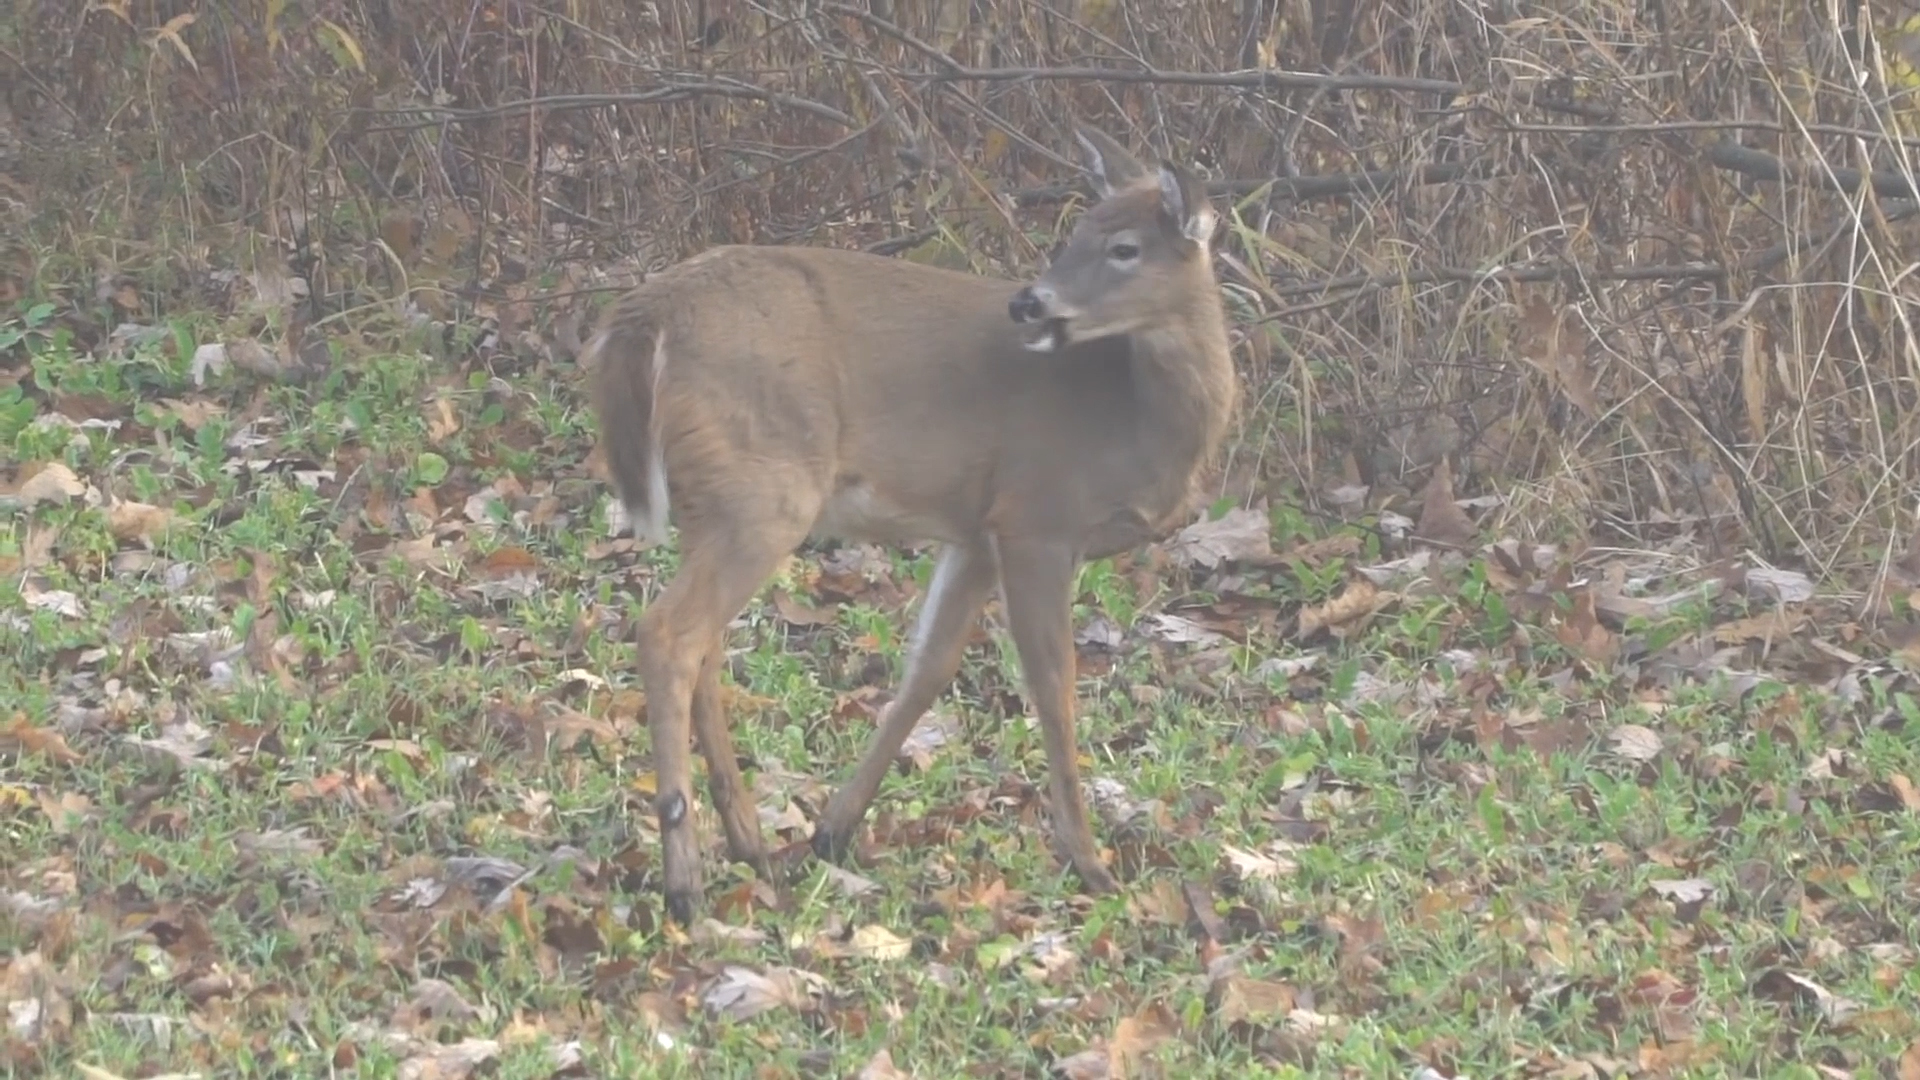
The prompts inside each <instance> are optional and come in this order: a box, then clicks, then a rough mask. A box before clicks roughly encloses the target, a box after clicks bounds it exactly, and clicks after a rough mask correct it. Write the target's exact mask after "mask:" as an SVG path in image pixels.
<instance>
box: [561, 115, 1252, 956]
mask: <svg viewBox="0 0 1920 1080" xmlns="http://www.w3.org/2000/svg"><path fill="white" fill-rule="evenodd" d="M1074 135H1075V138H1076V141H1077V142H1078V144H1079V147H1080V150H1081V151H1082V158H1083V160H1082V168H1083V170H1084V172H1085V174H1086V176H1087V177H1088V179H1089V181H1090V185H1091V187H1092V188H1093V189H1094V192H1095V194H1096V195H1097V196H1098V199H1097V200H1096V201H1094V202H1093V203H1091V204H1090V205H1089V206H1088V207H1087V208H1086V209H1084V210H1083V211H1082V212H1081V213H1080V215H1079V218H1078V220H1077V223H1076V224H1075V227H1074V228H1073V229H1072V230H1071V232H1070V233H1069V235H1068V237H1067V239H1066V241H1065V242H1064V243H1063V244H1061V245H1060V246H1059V247H1058V248H1057V249H1056V251H1055V253H1054V255H1053V257H1052V258H1051V259H1050V261H1049V264H1048V265H1047V267H1046V268H1045V270H1044V272H1043V273H1041V274H1040V275H1039V276H1038V277H1037V278H1036V279H1033V280H1031V281H1029V282H1027V283H1024V284H1019V283H1016V282H1013V281H1008V280H1002V279H997V278H993V277H988V276H983V275H976V274H972V273H967V272H964V271H958V270H949V269H944V268H939V267H934V266H929V265H925V264H920V263H913V262H908V261H905V260H901V259H895V258H890V257H886V256H880V255H873V254H867V253H864V252H858V251H849V250H842V249H835V248H826V247H805V246H777V245H751V244H748V245H725V246H717V247H713V248H709V249H708V250H706V251H704V252H701V253H699V254H697V255H694V256H692V257H690V258H688V259H686V260H684V261H682V262H680V263H678V264H676V265H674V266H671V267H669V268H667V269H666V270H664V271H661V272H659V273H658V274H655V275H652V276H649V277H648V278H647V279H645V280H644V281H643V282H642V283H641V284H640V285H638V286H636V287H635V288H633V289H631V290H630V291H628V292H625V293H624V294H622V295H621V296H620V297H619V298H618V299H617V300H615V301H614V302H613V303H612V304H610V305H608V307H607V308H606V310H605V311H604V312H603V314H602V316H601V318H600V320H599V323H598V325H597V326H596V328H595V331H594V333H593V336H592V337H591V338H590V339H589V341H588V344H587V347H586V349H585V350H584V351H583V352H582V354H581V368H582V369H583V370H584V371H586V372H588V373H590V381H589V383H588V386H589V389H590V393H592V395H593V406H594V409H595V413H596V418H597V421H598V425H599V439H600V445H601V449H602V451H603V454H604V461H605V463H606V469H607V473H608V474H609V476H610V479H611V482H612V485H611V486H612V487H613V489H614V491H613V493H614V495H615V497H616V498H617V499H618V500H619V502H620V504H621V507H622V509H623V511H624V513H625V515H626V517H627V519H628V521H629V522H630V523H631V527H632V530H633V533H634V536H635V542H636V544H637V545H638V546H639V548H640V549H641V550H644V549H646V548H647V547H651V546H653V545H656V544H665V543H667V541H668V538H669V527H670V526H671V527H675V528H677V529H678V532H679V544H680V548H679V551H680V561H679V566H678V568H677V570H676V571H675V572H674V574H673V575H672V577H671V579H670V580H669V581H667V583H666V584H665V586H664V587H663V588H662V589H661V590H660V591H659V592H658V593H657V595H656V596H655V597H654V598H653V600H652V601H651V603H649V604H647V605H646V606H645V607H644V609H643V610H642V612H641V614H640V616H639V618H638V619H637V628H636V638H637V652H638V664H637V667H638V674H639V675H640V678H641V681H642V683H643V685H644V688H645V694H646V704H645V713H646V725H647V729H648V732H649V735H650V739H651V749H652V758H653V765H654V776H655V793H654V800H653V802H654V805H653V809H654V812H655V814H656V815H657V818H658V823H659V830H660V852H661V875H662V882H661V888H662V891H663V893H664V900H665V906H666V910H667V915H668V917H669V918H671V919H673V920H675V921H677V922H678V923H680V924H681V925H691V923H692V921H693V918H694V916H695V914H696V912H697V910H698V908H699V906H700V904H701V902H702V898H703V892H702V884H701V881H702V878H701V873H702V871H701V866H700V860H701V851H700V845H699V842H698V838H697V835H696V830H695V825H694V818H693V808H694V803H693V799H694V791H693V772H692V770H693V758H692V746H693V744H694V742H695V741H696V740H697V742H698V746H699V750H700V753H701V754H702V756H703V757H704V758H705V759H706V766H707V776H708V785H707V786H708V790H709V794H710V795H711V798H712V809H713V811H714V813H715V815H716V816H717V817H718V818H719V819H720V824H721V827H722V829H723V830H724V831H725V834H726V844H727V852H728V855H729V856H730V858H731V859H732V860H734V861H736V862H741V863H745V864H747V865H748V866H749V867H751V868H752V869H753V870H754V871H755V872H756V873H757V874H759V875H760V876H761V877H762V879H763V880H772V878H771V875H770V864H769V855H768V849H767V847H766V844H765V842H764V839H763V837H762V835H761V831H760V823H759V817H758V815H757V812H756V808H755V806H754V804H753V801H752V798H751V796H750V794H749V792H748V788H747V786H746V781H745V778H744V777H743V776H742V774H741V771H740V767H739V764H738V762H737V761H736V759H735V753H734V744H733V739H732V735H731V734H730V732H729V725H728V721H727V718H726V717H725V716H724V715H723V713H722V707H721V697H720V672H721V668H722V666H723V664H724V656H725V654H724V651H723V642H724V635H725V633H726V629H727V626H728V623H729V622H731V621H732V620H733V619H734V618H736V617H737V616H738V615H739V613H740V612H741V611H742V610H743V609H744V608H745V607H746V605H747V604H748V603H749V602H751V601H752V599H753V597H754V596H755V595H756V594H757V593H758V592H759V590H760V589H761V588H762V587H763V586H764V585H765V584H766V583H767V581H768V580H769V579H770V578H772V577H773V575H774V573H775V572H776V571H777V569H778V568H779V567H780V565H781V564H782V563H783V561H784V560H785V559H786V557H787V556H788V555H789V554H791V553H793V552H794V551H796V550H798V549H799V548H800V546H801V545H803V544H805V543H807V542H808V541H810V540H813V541H818V540H820V539H824V538H829V537H831V538H838V539H840V540H842V541H853V542H865V543H873V544H883V545H884V544H925V543H929V542H931V543H933V544H936V545H937V546H938V554H937V555H936V556H935V559H934V567H933V570H932V573H931V576H930V578H929V582H928V585H927V587H926V589H925V591H924V593H923V596H922V598H921V601H920V605H919V611H918V612H917V614H916V615H915V617H914V623H913V628H912V631H911V633H910V635H909V641H908V647H907V649H906V656H905V658H904V663H903V668H904V671H903V673H902V675H901V678H900V681H899V684H898V687H897V689H896V692H895V694H894V696H893V698H892V699H891V700H890V701H889V702H888V703H887V705H886V706H885V708H884V709H883V711H882V712H881V714H880V716H879V718H878V720H877V723H876V726H875V731H874V734H873V736H872V741H871V743H870V744H869V745H868V747H867V749H866V751H865V753H864V755H863V756H862V757H861V758H860V760H859V762H858V764H857V765H856V766H855V768H854V771H853V774H852V776H851V777H850V778H849V779H848V780H847V781H846V782H845V783H844V784H843V785H842V786H840V787H839V788H838V790H836V791H834V792H833V794H832V795H831V796H830V797H829V799H828V801H827V803H826V805H825V807H824V808H823V809H822V810H821V812H820V813H819V815H818V817H817V818H816V820H815V822H814V829H813V833H812V836H811V839H810V842H809V846H810V847H811V850H812V852H813V854H814V855H815V856H817V857H819V858H821V859H823V860H826V861H829V862H833V863H844V861H845V860H846V859H847V858H848V856H849V854H850V852H851V850H852V848H853V843H854V840H855V833H856V831H857V830H858V829H859V828H860V827H861V823H862V821H863V819H864V818H865V816H866V813H867V810H868V808H869V807H870V805H871V804H872V802H873V800H874V798H875V796H876V795H877V794H878V793H879V790H880V786H881V782H882V781H883V780H884V778H885V776H886V773H887V770H888V769H889V767H890V766H891V764H892V762H893V760H894V758H895V757H896V755H897V754H898V753H899V751H900V748H901V746H902V744H903V743H904V742H905V740H906V738H907V736H908V735H909V733H911V732H912V730H913V729H914V727H915V726H916V724H918V722H919V720H920V718H921V717H922V716H923V715H924V714H925V712H926V711H927V709H928V708H929V707H930V706H931V705H932V704H933V702H934V700H935V698H936V697H937V696H938V695H939V694H940V693H941V692H942V691H943V690H944V689H945V688H946V687H947V686H948V684H950V683H951V682H952V680H953V678H954V677H955V675H956V674H957V673H958V671H959V668H960V662H961V658H962V653H963V651H964V648H965V645H966V642H967V639H968V637H969V635H970V634H971V631H972V629H973V627H974V625H975V622H976V620H977V619H978V618H979V617H980V616H981V614H982V613H983V611H984V610H985V607H986V604H987V603H988V601H989V600H990V599H992V594H993V591H994V589H995V586H996V585H997V586H998V588H999V593H1000V600H1001V607H1002V614H1003V616H1004V620H1005V625H1006V627H1007V629H1008V630H1009V631H1010V633H1011V635H1012V638H1013V643H1014V647H1015V655H1016V656H1017V657H1018V660H1019V666H1020V670H1021V676H1022V682H1023V684H1024V688H1025V690H1026V696H1027V698H1028V702H1029V705H1030V706H1031V708H1032V709H1033V710H1034V712H1035V713H1036V714H1037V717H1038V721H1039V727H1040V730H1041V734H1042V742H1043V745H1044V748H1045V752H1046V762H1047V791H1048V798H1049V815H1050V818H1051V821H1052V825H1053V834H1054V843H1055V846H1056V849H1057V850H1058V851H1059V852H1061V853H1063V854H1064V856H1065V861H1066V862H1067V863H1069V864H1070V865H1071V867H1072V869H1073V871H1074V872H1075V874H1076V875H1077V877H1078V878H1079V880H1080V882H1081V884H1082V886H1083V887H1084V889H1085V890H1086V892H1087V893H1089V894H1092V895H1105V894H1112V893H1114V892H1116V891H1117V890H1118V888H1119V885H1118V883H1117V881H1116V879H1115V877H1114V875H1113V873H1112V872H1111V871H1110V870H1109V869H1108V868H1107V866H1106V864H1105V863H1104V862H1103V861H1102V856H1101V851H1100V848H1099V846H1098V845H1097V844H1096V842H1095V840H1094V836H1093V832H1092V829H1091V827H1090V826H1089V823H1088V814H1087V806H1086V802H1085V801H1084V798H1083V795H1082V792H1081V789H1080V775H1079V766H1078V762H1077V758H1076V736H1075V732H1074V725H1075V716H1074V705H1075V702H1074V698H1075V694H1076V688H1075V681H1074V680H1075V656H1074V643H1073V627H1072V600H1073V588H1074V583H1075V581H1076V580H1077V572H1078V569H1079V567H1080V565H1081V564H1082V563H1084V562H1086V561H1089V560H1097V559H1103V558H1109V557H1112V556H1115V555H1118V554H1121V553H1123V552H1126V551H1130V550H1133V549H1135V548H1137V547H1139V546H1141V545H1143V544H1145V543H1148V542H1151V541H1153V540H1156V539H1160V538H1164V536H1166V535H1167V534H1169V533H1170V532H1171V531H1172V530H1173V529H1174V528H1177V527H1178V526H1179V525H1181V524H1184V523H1185V519H1186V517H1187V516H1188V515H1189V514H1191V513H1192V512H1193V508H1194V506H1195V505H1196V499H1197V497H1198V487H1199V483H1200V477H1201V475H1202V470H1203V469H1204V468H1205V466H1206V465H1207V464H1208V463H1209V461H1210V460H1211V459H1212V457H1213V455H1214V454H1215V453H1216V452H1217V450H1218V448H1219V447H1220V445H1221V444H1222V442H1223V439H1224V436H1225V433H1226V431H1227V427H1228V423H1229V420H1230V417H1231V415H1232V414H1233V411H1234V409H1235V407H1236V401H1237V383H1236V378H1235V374H1234V368H1233V361H1232V354H1231V351H1230V342H1229V337H1228V327H1227V321H1226V314H1225V309H1224V307H1223V305H1222V301H1221V297H1220V289H1219V286H1218V285H1217V283H1216V281H1215V277H1214V272H1213V266H1212V258H1211V254H1210V250H1209V240H1210V238H1211V235H1212V233H1213V229H1214V225H1215V221H1216V217H1215V213H1214V211H1213V209H1212V207H1211V206H1210V205H1209V204H1208V201H1207V194H1206V188H1205V186H1204V182H1203V181H1201V180H1200V179H1198V178H1197V177H1196V176H1195V175H1194V174H1193V173H1192V172H1190V171H1189V170H1188V169H1186V168H1185V167H1183V166H1181V165H1178V164H1175V163H1173V162H1171V161H1166V160H1162V161H1161V162H1160V164H1159V166H1158V167H1157V168H1148V167H1147V166H1144V165H1142V164H1141V163H1140V162H1139V161H1138V160H1136V159H1135V158H1134V157H1133V156H1132V155H1130V154H1129V153H1128V152H1127V150H1126V149H1125V148H1124V147H1123V146H1122V145H1121V144H1120V143H1119V142H1117V141H1115V140H1114V139H1113V138H1111V137H1109V136H1108V135H1106V134H1104V133H1103V132H1100V131H1098V130H1096V129H1093V128H1088V127H1080V126H1077V125H1076V127H1075V130H1074ZM1016 284H1018V285H1019V287H1018V288H1014V287H1013V286H1015V285H1016Z"/></svg>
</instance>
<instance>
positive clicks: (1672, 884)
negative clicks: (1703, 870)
mask: <svg viewBox="0 0 1920 1080" xmlns="http://www.w3.org/2000/svg"><path fill="white" fill-rule="evenodd" d="M1648 887H1649V888H1651V889H1652V890H1653V891H1654V892H1656V893H1658V894H1659V895H1661V896H1663V897H1666V898H1667V899H1668V900H1672V901H1673V902H1674V903H1676V904H1697V903H1699V902H1700V901H1702V900H1705V899H1706V898H1707V897H1709V896H1712V895H1713V891H1714V884H1713V882H1711V881H1708V880H1706V879H1705V878H1679V879H1677V880H1676V879H1661V880H1658V881H1652V882H1649V883H1648Z"/></svg>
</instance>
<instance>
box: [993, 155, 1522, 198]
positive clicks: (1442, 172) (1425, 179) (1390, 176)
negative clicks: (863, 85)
mask: <svg viewBox="0 0 1920 1080" xmlns="http://www.w3.org/2000/svg"><path fill="white" fill-rule="evenodd" d="M1491 175H1492V173H1490V172H1489V171H1488V170H1487V168H1486V166H1485V165H1483V164H1482V163H1479V162H1446V163H1442V164H1435V165H1421V166H1419V167H1417V168H1413V169H1372V170H1368V171H1366V172H1357V173H1330V174H1326V175H1321V176H1275V177H1269V178H1266V179H1242V180H1209V181H1207V194H1209V195H1230V196H1233V197H1235V198H1238V197H1240V196H1243V195H1251V194H1253V193H1254V192H1256V191H1259V190H1260V189H1261V188H1263V187H1267V186H1268V185H1272V189H1271V190H1270V191H1269V192H1268V197H1269V198H1275V199H1295V200H1299V201H1302V202H1305V201H1307V200H1310V199H1331V198H1338V197H1339V196H1342V195H1357V194H1369V195H1380V194H1385V193H1387V192H1390V191H1392V190H1394V189H1395V188H1397V187H1399V186H1400V185H1402V184H1450V183H1453V182H1455V181H1459V180H1470V179H1484V178H1486V177H1488V176H1491ZM1092 191H1093V189H1092V188H1090V187H1088V186H1087V185H1086V182H1085V181H1084V180H1082V181H1076V182H1074V183H1071V184H1047V185H1044V186H1041V187H1030V188H1020V189H1018V190H1016V191H1012V192H1009V193H1008V195H1009V197H1011V198H1012V199H1013V201H1014V205H1016V206H1046V205H1049V204H1052V203H1062V202H1066V201H1067V200H1068V199H1070V198H1072V197H1073V196H1075V195H1080V196H1082V197H1085V196H1088V195H1091V194H1092Z"/></svg>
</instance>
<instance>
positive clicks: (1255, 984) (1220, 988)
mask: <svg viewBox="0 0 1920 1080" xmlns="http://www.w3.org/2000/svg"><path fill="white" fill-rule="evenodd" d="M1215 989H1216V990H1217V995H1216V1001H1217V1004H1216V1005H1215V1006H1214V1011H1213V1015H1214V1018H1215V1019H1217V1020H1218V1021H1220V1023H1221V1024H1223V1025H1227V1026H1232V1025H1234V1024H1238V1023H1241V1022H1243V1021H1246V1022H1251V1023H1255V1024H1265V1023H1274V1022H1276V1021H1280V1020H1284V1019H1286V1017H1287V1015H1288V1014H1289V1013H1291V1012H1293V1009H1294V1004H1295V1001H1296V998H1297V996H1298V995H1296V994H1295V993H1294V989H1293V987H1291V986H1288V985H1287V984H1285V983H1277V982H1267V981H1266V980H1263V979H1249V978H1247V977H1246V976H1244V975H1228V976H1227V977H1226V978H1224V979H1221V980H1220V982H1219V983H1218V984H1216V986H1215Z"/></svg>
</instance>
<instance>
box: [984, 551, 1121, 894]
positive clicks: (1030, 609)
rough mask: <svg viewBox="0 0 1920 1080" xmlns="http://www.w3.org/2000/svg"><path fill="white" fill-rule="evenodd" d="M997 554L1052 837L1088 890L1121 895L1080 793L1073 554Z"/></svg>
mask: <svg viewBox="0 0 1920 1080" xmlns="http://www.w3.org/2000/svg"><path fill="white" fill-rule="evenodd" d="M999 552H1000V590H1001V595H1002V597H1003V598H1004V600H1005V602H1006V605H1007V621H1008V623H1009V624H1010V626H1011V628H1012V630H1013V644H1014V647H1015V648H1016V649H1017V650H1018V651H1019V653H1020V667H1021V671H1022V674H1023V675H1024V677H1025V681H1026V684H1027V693H1028V695H1029V696H1030V697H1032V699H1033V707H1034V710H1035V711H1036V712H1037V713H1038V714H1039V716H1040V734H1041V737H1042V738H1043V739H1044V741H1045V743H1046V747H1047V780H1048V784H1047V787H1048V791H1049V794H1050V795H1051V796H1052V800H1053V831H1054V836H1055V838H1056V839H1057V840H1058V842H1059V844H1060V847H1061V849H1062V850H1063V851H1064V852H1065V854H1066V856H1067V859H1068V861H1069V862H1071V863H1072V864H1073V869H1074V871H1075V873H1077V874H1079V876H1080V881H1081V882H1082V883H1083V884H1084V885H1085V886H1086V887H1087V891H1089V892H1092V893H1111V892H1115V891H1117V890H1118V889H1119V887H1120V886H1119V883H1118V882H1117V881H1115V880H1114V876H1113V873H1112V872H1111V871H1109V870H1108V869H1107V866H1106V864H1105V863H1104V862H1102V861H1101V860H1100V847H1099V845H1098V844H1096V843H1095V842H1094V839H1093V829H1092V827H1091V826H1090V825H1089V824H1088V821H1087V804H1086V801H1085V800H1084V799H1083V798H1082V797H1081V794H1080V763H1079V744H1078V742H1077V740H1076V738H1075V736H1074V724H1073V693H1074V685H1073V676H1074V659H1073V608H1072V601H1073V574H1074V569H1075V565H1076V562H1077V559H1076V557H1075V553H1074V551H1073V550H1072V549H1071V548H1070V547H1068V546H1066V545H1064V544H1058V543H1048V542H1041V541H1025V540H1013V539H1003V540H1002V541H1001V542H1000V545H999Z"/></svg>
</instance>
